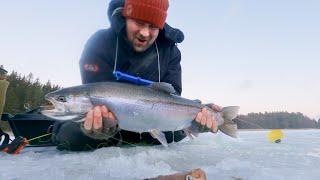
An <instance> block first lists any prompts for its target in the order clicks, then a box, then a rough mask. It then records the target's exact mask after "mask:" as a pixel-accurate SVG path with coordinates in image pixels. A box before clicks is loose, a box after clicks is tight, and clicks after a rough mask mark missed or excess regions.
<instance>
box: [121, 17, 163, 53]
mask: <svg viewBox="0 0 320 180" xmlns="http://www.w3.org/2000/svg"><path fill="white" fill-rule="evenodd" d="M126 24H127V37H128V40H129V41H130V42H131V43H132V46H133V49H134V50H135V51H137V52H143V51H145V50H147V49H148V48H149V47H150V46H151V45H152V44H153V43H154V41H155V40H156V39H157V37H158V34H159V28H157V27H155V26H153V25H152V24H150V23H146V22H144V21H140V20H136V19H130V18H127V19H126Z"/></svg>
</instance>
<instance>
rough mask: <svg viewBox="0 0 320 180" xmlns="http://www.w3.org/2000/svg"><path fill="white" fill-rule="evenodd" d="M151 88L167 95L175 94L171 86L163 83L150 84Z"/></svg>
mask: <svg viewBox="0 0 320 180" xmlns="http://www.w3.org/2000/svg"><path fill="white" fill-rule="evenodd" d="M151 88H152V89H154V90H157V91H162V92H166V93H169V94H174V93H176V90H174V88H173V86H172V85H171V84H169V83H165V82H154V83H152V84H151Z"/></svg>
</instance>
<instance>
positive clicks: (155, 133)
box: [149, 129, 168, 147]
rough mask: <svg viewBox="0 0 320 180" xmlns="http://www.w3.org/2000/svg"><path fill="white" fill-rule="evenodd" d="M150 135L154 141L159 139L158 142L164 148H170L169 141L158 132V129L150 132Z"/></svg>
mask: <svg viewBox="0 0 320 180" xmlns="http://www.w3.org/2000/svg"><path fill="white" fill-rule="evenodd" d="M149 133H150V134H151V136H152V137H153V138H154V139H158V141H159V142H160V143H161V144H162V145H163V146H165V147H168V143H167V139H166V136H165V135H164V133H163V132H160V131H159V130H156V129H152V130H150V131H149Z"/></svg>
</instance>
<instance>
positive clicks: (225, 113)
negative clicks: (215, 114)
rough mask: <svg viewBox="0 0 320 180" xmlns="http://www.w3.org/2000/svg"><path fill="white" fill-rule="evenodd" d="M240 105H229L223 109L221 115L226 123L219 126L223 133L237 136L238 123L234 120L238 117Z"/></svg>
mask: <svg viewBox="0 0 320 180" xmlns="http://www.w3.org/2000/svg"><path fill="white" fill-rule="evenodd" d="M239 109H240V107H239V106H228V107H224V108H222V110H221V116H222V118H223V120H224V124H223V125H221V126H219V130H220V131H222V132H223V133H225V134H227V135H229V136H231V137H233V138H236V137H237V130H238V128H237V124H236V123H235V122H233V121H232V119H234V118H235V117H237V115H238V112H239Z"/></svg>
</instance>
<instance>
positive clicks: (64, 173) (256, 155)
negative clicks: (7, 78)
mask: <svg viewBox="0 0 320 180" xmlns="http://www.w3.org/2000/svg"><path fill="white" fill-rule="evenodd" d="M267 133H268V131H240V132H239V138H238V139H232V138H229V137H227V136H225V135H223V134H221V133H218V134H215V135H214V134H210V133H207V134H201V135H200V137H198V138H196V139H195V140H184V141H183V142H179V143H175V144H170V145H169V147H168V148H164V147H163V146H154V147H134V148H117V147H110V148H102V149H98V150H95V151H92V152H80V153H79V152H66V151H64V152H60V151H58V150H56V149H55V148H54V147H46V148H26V149H25V150H24V151H23V152H22V153H21V154H19V155H16V156H13V155H8V154H5V153H0V179H19V180H20V179H23V180H24V179H26V180H29V179H39V180H40V179H41V180H42V179H59V180H60V179H80V180H82V179H83V180H87V179H143V178H148V177H155V176H158V175H161V174H162V175H163V174H171V173H175V172H181V171H188V170H191V169H194V168H198V167H200V168H202V169H203V170H205V171H206V173H207V178H208V179H230V180H234V179H237V178H241V179H245V180H247V179H249V180H251V179H254V180H255V179H257V180H258V179H259V180H261V179H262V180H263V179H266V180H270V179H272V180H274V179H283V180H287V179H290V180H291V179H297V180H298V179H303V180H309V179H317V180H318V179H320V169H319V168H320V130H285V131H284V134H285V138H284V139H283V141H282V142H281V143H280V144H273V143H270V142H268V140H267Z"/></svg>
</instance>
